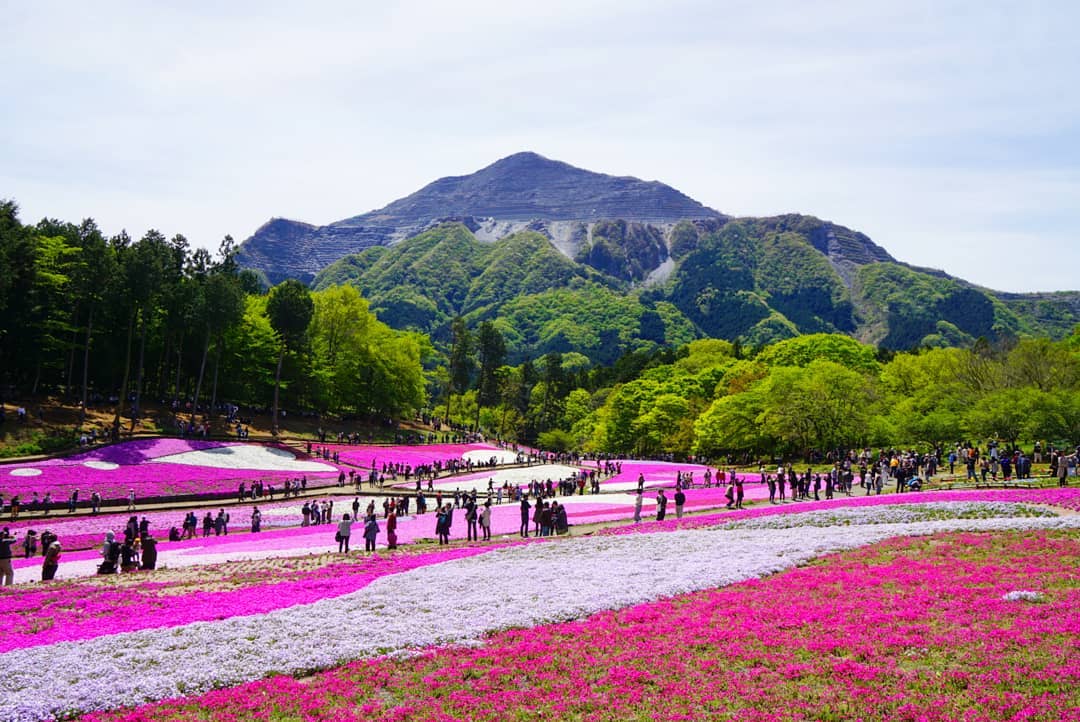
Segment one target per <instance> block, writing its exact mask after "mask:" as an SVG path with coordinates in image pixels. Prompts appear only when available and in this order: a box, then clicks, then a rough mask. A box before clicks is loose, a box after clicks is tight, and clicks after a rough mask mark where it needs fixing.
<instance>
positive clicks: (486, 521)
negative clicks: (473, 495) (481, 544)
mask: <svg viewBox="0 0 1080 722" xmlns="http://www.w3.org/2000/svg"><path fill="white" fill-rule="evenodd" d="M480 530H481V531H482V532H483V534H484V541H488V540H490V539H491V499H488V500H487V501H485V502H484V508H483V510H482V511H481V512H480Z"/></svg>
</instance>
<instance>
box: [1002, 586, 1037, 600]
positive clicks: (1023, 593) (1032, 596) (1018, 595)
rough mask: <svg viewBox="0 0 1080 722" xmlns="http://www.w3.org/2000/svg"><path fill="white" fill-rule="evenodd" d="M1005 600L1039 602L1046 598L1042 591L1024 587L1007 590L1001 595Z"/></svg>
mask: <svg viewBox="0 0 1080 722" xmlns="http://www.w3.org/2000/svg"><path fill="white" fill-rule="evenodd" d="M1002 599H1004V600H1005V601H1006V602H1041V601H1044V600H1045V599H1046V597H1045V596H1043V594H1042V592H1032V591H1028V590H1025V589H1022V590H1018V591H1015V592H1009V593H1008V594H1006V595H1005V596H1003V597H1002Z"/></svg>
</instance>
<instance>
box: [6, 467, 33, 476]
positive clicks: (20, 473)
mask: <svg viewBox="0 0 1080 722" xmlns="http://www.w3.org/2000/svg"><path fill="white" fill-rule="evenodd" d="M8 473H9V474H11V475H12V476H40V475H41V469H27V468H26V467H23V468H21V469H12V470H11V471H10V472H8Z"/></svg>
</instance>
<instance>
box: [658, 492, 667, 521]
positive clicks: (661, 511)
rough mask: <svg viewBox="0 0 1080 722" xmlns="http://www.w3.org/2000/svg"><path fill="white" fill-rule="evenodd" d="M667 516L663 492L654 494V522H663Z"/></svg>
mask: <svg viewBox="0 0 1080 722" xmlns="http://www.w3.org/2000/svg"><path fill="white" fill-rule="evenodd" d="M666 515H667V496H666V495H665V494H664V490H663V489H661V490H660V491H658V492H656V520H657V521H663V520H664V517H665V516H666Z"/></svg>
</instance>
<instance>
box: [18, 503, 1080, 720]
mask: <svg viewBox="0 0 1080 722" xmlns="http://www.w3.org/2000/svg"><path fill="white" fill-rule="evenodd" d="M1026 493H1027V496H1028V498H1027V499H1024V500H1020V499H1013V500H1003V499H993V498H982V499H981V498H976V497H977V496H978V495H972V494H969V497H968V498H966V499H944V495H942V501H943V502H946V503H939V502H935V501H933V500H932V499H930V500H928V499H921V498H920V499H915V498H913V497H914V496H915V495H901V496H891V497H888V496H886V497H872V498H873V499H881V500H885V499H891V500H892V501H893V502H894V503H893V504H886V503H883V502H879V503H876V504H869V503H865V502H863V503H861V504H857V503H854V502H858V501H862V500H860V499H856V498H852V499H848V498H845V499H843V500H840V501H842V502H847V503H839V504H833V505H832V508H831V509H815V508H812V507H814V506H815V505H814V504H810V503H803V504H790V505H785V506H783V507H766V508H765V511H768V512H770V513H768V514H764V513H760V514H756V515H751V514H750V512H753V511H756V510H746V511H744V512H730V513H726V514H715V515H706V516H701V517H695V518H694V521H695V522H696V521H697V520H699V519H701V520H707V519H710V518H711V519H712V521H711V523H710V524H701V525H697V524H695V528H682V529H680V528H677V526H675V525H670V524H668V523H667V522H660V523H655V522H654V523H649V524H640V525H633V526H632V527H630V526H624V527H621V528H622V529H629V528H633V529H634V533H628V534H600V535H592V536H587V537H569V538H565V537H563V538H547V539H540V540H536V539H533V540H529V541H524V540H514V541H513V543H510V544H507V543H505V542H500V543H494V544H490V545H478V546H452V547H450V548H448V549H444V550H441V551H425V550H423V548H422V547H417V548H416V549H415V550H411V551H402V550H399V551H397V552H394V553H392V554H387V555H377V556H371V557H360V556H355V557H341V556H338V555H325V554H324V555H316V556H309V557H294V558H291V559H288V560H275V561H273V562H264V563H261V564H256V565H255V566H252V565H253V564H254V563H252V562H245V563H240V564H233V565H225V566H221V567H193V568H190V569H186V570H182V569H178V570H169V571H167V572H164V573H162V575H161V576H157V573H155V574H154V575H146V576H145V578H142V575H130V576H128V575H120V576H118V577H111V578H109V579H100V578H92V579H85V580H74V581H68V582H60V583H57V584H56V585H54V586H50V587H48V588H40V587H38V586H34V585H30V586H26V587H17V588H16V589H15V590H14V591H11V592H6V593H3V596H0V611H3V612H4V613H3V614H0V619H2V620H3V622H2V624H3V626H2V627H0V630H2V632H3V634H2V639H3V640H4V642H3V646H2V647H0V650H2V652H0V663H2V664H4V666H5V669H6V670H8V674H7V675H6V677H5V682H6V686H5V688H4V689H5V691H4V692H3V693H2V694H0V718H3V719H11V720H35V721H37V720H44V719H49V718H54V717H70V716H76V715H77V714H78V713H89V712H93V711H94V710H109V709H113V708H115V707H117V706H133V705H138V704H146V703H150V706H148V707H144V708H141V709H137V710H135V711H131V712H122V711H121V712H117V713H115V714H107V715H101V714H98V715H91V716H90V717H88V718H87V719H88V720H106V719H110V720H111V719H136V720H149V719H177V720H180V719H208V720H209V719H214V720H218V719H242V720H248V719H250V720H263V719H270V720H287V719H288V720H291V719H304V720H307V719H310V720H339V719H340V720H345V719H350V720H351V719H376V718H377V719H493V720H494V719H507V718H523V717H528V718H537V717H540V718H543V717H547V716H560V717H566V718H573V719H578V718H580V719H663V720H668V719H710V718H716V717H734V718H740V719H854V718H858V717H862V718H865V719H870V718H886V717H888V718H904V719H920V718H925V719H972V720H982V719H986V720H989V719H1006V718H1020V717H1024V718H1027V719H1047V720H1049V719H1074V718H1078V715H1080V711H1078V708H1077V704H1076V703H1077V697H1076V694H1075V692H1074V691H1073V690H1075V685H1076V682H1077V681H1078V679H1077V678H1078V675H1080V659H1078V650H1077V647H1076V644H1075V640H1076V638H1077V632H1078V631H1080V628H1078V627H1077V624H1078V621H1077V617H1076V615H1075V613H1074V612H1075V607H1076V604H1077V603H1078V602H1080V587H1078V586H1077V584H1076V572H1075V570H1076V568H1077V566H1078V563H1080V516H1077V515H1075V514H1071V513H1067V512H1065V513H1061V514H1060V515H1059V513H1058V512H1055V511H1054V507H1055V506H1056V505H1055V502H1062V504H1061V505H1060V506H1063V507H1065V508H1066V509H1067V508H1068V507H1069V506H1070V505H1074V504H1076V502H1077V497H1078V496H1080V494H1078V490H1070V489H1066V490H1060V491H1059V490H1046V491H1039V492H1031V491H1028V492H1026ZM999 494H1004V492H999ZM926 496H930V497H934V495H926ZM935 498H936V497H935ZM896 502H903V503H902V504H901V505H900V506H897V505H896ZM822 504H824V503H822ZM1059 508H1060V507H1059ZM713 517H715V518H713ZM721 517H725V518H730V519H732V523H725V520H721ZM740 519H741V520H740ZM689 521H690V520H687V519H684V520H682V522H680V523H681V524H683V525H687V524H688V522H689ZM252 536H254V535H252ZM429 549H430V548H429ZM1017 592H1025V593H1027V592H1031V593H1032V594H1033V595H1035V596H1028V595H1026V594H1023V595H1019V596H1018V595H1017V594H1015V593H1017ZM311 633H314V634H315V637H316V638H317V642H316V643H312V639H311ZM13 639H14V640H17V641H14V642H13V641H9V640H13ZM402 655H404V656H402ZM80 660H81V661H80ZM86 660H92V663H87V662H86ZM192 660H197V663H192ZM42 670H48V674H42ZM318 670H327V671H325V672H319V673H317V674H316V675H315V676H314V677H312V678H310V679H308V680H306V681H305V682H304V683H303V684H298V683H297V682H295V681H293V680H292V679H291V677H295V676H306V675H310V674H312V673H313V672H317V671H318ZM275 675H288V676H287V677H281V676H275ZM260 680H263V681H260ZM237 685H239V686H237ZM215 690H217V691H215ZM173 698H182V699H176V700H175V701H169V702H158V700H169V699H173Z"/></svg>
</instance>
